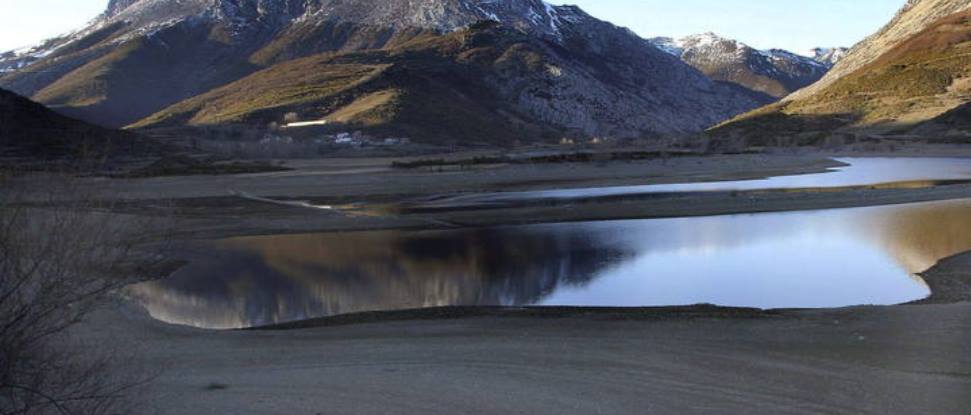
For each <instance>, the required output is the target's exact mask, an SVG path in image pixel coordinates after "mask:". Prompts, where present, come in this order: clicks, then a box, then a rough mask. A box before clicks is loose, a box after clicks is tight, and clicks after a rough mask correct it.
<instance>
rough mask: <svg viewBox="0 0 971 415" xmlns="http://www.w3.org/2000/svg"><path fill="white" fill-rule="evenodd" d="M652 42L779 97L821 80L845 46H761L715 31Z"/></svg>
mask: <svg viewBox="0 0 971 415" xmlns="http://www.w3.org/2000/svg"><path fill="white" fill-rule="evenodd" d="M650 42H651V43H652V44H654V45H655V46H657V47H659V48H660V49H662V50H664V51H665V52H668V53H669V54H671V55H673V56H675V57H677V58H679V59H682V60H683V61H684V62H685V63H687V64H689V65H691V66H692V67H694V68H696V69H698V70H700V71H701V72H703V73H704V74H706V75H708V76H709V77H710V78H712V79H715V80H719V81H724V82H731V83H735V84H737V85H740V86H742V87H745V88H748V89H751V90H753V91H756V92H761V93H765V94H768V95H770V96H772V97H774V98H776V99H780V98H783V97H785V96H787V95H789V94H790V93H792V92H794V91H796V90H799V89H801V88H804V87H807V86H809V85H811V84H812V83H814V82H816V81H818V80H819V79H821V78H822V77H823V75H825V74H826V72H827V71H829V69H830V68H831V67H832V65H833V62H834V61H838V60H839V58H840V57H841V52H842V51H844V50H845V49H844V48H816V49H814V50H812V51H811V53H813V56H804V55H799V54H796V53H793V52H789V51H786V50H782V49H768V50H760V49H756V48H753V47H751V46H749V45H746V44H745V43H742V42H740V41H738V40H734V39H729V38H725V37H721V36H718V35H716V34H714V33H712V32H707V33H700V34H695V35H690V36H686V37H683V38H680V39H673V38H668V37H658V38H652V39H650Z"/></svg>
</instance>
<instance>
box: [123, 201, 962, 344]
mask: <svg viewBox="0 0 971 415" xmlns="http://www.w3.org/2000/svg"><path fill="white" fill-rule="evenodd" d="M833 247H840V249H833ZM817 248H818V249H817ZM967 250H971V201H954V202H935V203H926V204H914V205H901V206H884V207H871V208H860V209H841V210H827V211H811V212H791V213H779V214H757V215H735V216H717V217H703V218H680V219H663V220H636V221H616V222H592V223H567V224H555V225H536V226H524V227H510V228H496V229H480V230H454V231H436V232H361V233H346V234H319V235H285V236H269V237H255V238H237V239H230V240H225V241H220V242H215V243H212V244H207V245H203V246H200V247H199V249H198V252H196V253H193V254H191V255H189V258H188V259H189V260H191V261H192V262H191V264H190V265H189V266H187V267H186V268H184V269H182V270H180V271H179V272H178V273H177V274H176V275H175V276H173V277H172V278H169V279H166V280H163V281H156V282H151V283H146V284H141V285H138V286H136V287H133V288H132V289H131V292H132V294H133V295H135V296H136V297H137V298H138V299H139V300H140V301H141V302H142V303H143V304H145V306H146V307H147V308H148V310H149V311H150V312H151V313H152V315H153V316H155V317H156V318H159V319H161V320H164V321H169V322H173V323H182V324H189V325H194V326H199V327H210V328H227V327H245V326H253V325H262V324H269V323H275V322H284V321H293V320H300V319H305V318H312V317H320V316H328V315H335V314H344V313H352V312H360V311H370V310H394V309H409V308H420V307H432V306H446V305H525V304H541V303H545V302H544V300H545V301H552V303H555V304H560V305H564V304H587V302H586V301H590V300H589V299H590V298H596V302H597V304H599V305H611V304H614V305H616V304H635V305H644V304H669V305H673V304H686V303H685V302H683V301H696V300H697V299H702V300H704V301H712V302H718V303H721V304H725V303H727V304H733V305H748V306H759V305H760V304H771V305H772V306H793V304H791V303H789V302H788V301H798V302H799V304H800V305H803V306H812V305H811V304H831V303H832V302H833V301H840V302H841V303H840V304H843V305H852V304H863V303H865V301H871V300H873V299H875V298H876V299H879V298H888V299H889V298H892V299H895V300H897V301H898V302H899V301H908V300H909V299H917V297H913V298H911V297H908V296H910V295H926V293H924V292H923V290H913V291H910V290H909V288H907V287H908V286H907V285H906V284H904V285H903V286H902V285H900V281H899V279H900V278H901V277H902V276H903V275H902V274H904V273H909V274H914V273H918V272H922V271H924V270H926V269H927V268H929V267H931V266H932V265H934V264H935V263H936V262H937V261H938V260H940V259H941V258H944V257H947V256H951V255H954V254H957V253H960V252H964V251H967ZM753 252H757V254H756V255H753ZM746 255H748V256H746ZM658 258H661V259H658ZM807 258H811V259H809V261H813V262H816V264H807V263H806V261H807ZM827 264H829V265H827ZM696 265H701V266H696ZM624 275H628V276H631V277H630V278H628V279H626V280H625V279H624V277H623V276H624ZM760 276H762V277H764V278H762V277H760ZM760 278H762V279H760ZM882 278H886V282H884V280H882ZM914 278H915V280H919V279H918V278H916V277H914ZM787 279H788V280H787ZM920 282H922V281H920ZM581 286H582V287H583V290H580V291H582V293H581V294H580V297H583V296H587V297H585V298H579V299H577V298H573V299H572V300H566V301H562V300H563V298H562V297H557V295H560V294H563V293H564V292H569V291H571V290H565V288H571V287H573V288H576V287H581ZM837 286H838V288H837ZM793 287H799V288H798V289H794V288H793ZM598 290H599V291H598ZM873 290H881V291H880V292H879V293H880V294H885V295H884V296H880V295H871V294H875V293H877V292H875V291H873ZM901 290H902V291H901ZM572 291H574V292H576V291H577V290H572ZM754 292H757V293H759V294H758V295H753V294H752V293H754ZM554 293H556V294H557V295H553V294H554ZM598 295H600V297H597V296H598ZM807 296H809V297H807ZM827 296H831V297H827ZM740 299H741V300H740ZM767 299H768V300H771V301H767ZM827 299H830V300H831V301H830V302H827V301H821V300H827ZM835 299H838V300H835ZM571 301H574V302H571ZM891 303H893V302H883V303H882V304H891ZM780 304H781V305H780Z"/></svg>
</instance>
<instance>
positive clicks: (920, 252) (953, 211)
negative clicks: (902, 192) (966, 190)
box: [865, 200, 971, 274]
mask: <svg viewBox="0 0 971 415" xmlns="http://www.w3.org/2000/svg"><path fill="white" fill-rule="evenodd" d="M867 219H868V221H866V224H865V226H867V227H868V230H867V231H868V232H867V233H868V235H869V236H870V237H871V238H872V239H873V240H875V241H877V243H879V244H880V245H881V246H883V247H884V249H886V250H887V252H888V253H889V254H890V255H891V256H893V258H894V260H896V261H897V262H898V263H899V264H900V265H901V266H902V267H904V269H906V270H907V272H909V273H911V274H917V273H920V272H924V271H927V270H928V269H929V268H931V267H933V266H934V265H935V264H937V262H938V261H940V260H941V259H944V258H947V257H950V256H954V255H957V254H960V253H962V252H967V251H969V250H971V201H969V200H959V201H951V202H937V203H927V204H917V205H909V206H903V207H899V208H882V210H881V212H880V213H879V214H875V215H868V216H867Z"/></svg>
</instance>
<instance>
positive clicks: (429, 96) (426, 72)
mask: <svg viewBox="0 0 971 415" xmlns="http://www.w3.org/2000/svg"><path fill="white" fill-rule="evenodd" d="M483 21H495V22H497V23H498V24H497V26H496V27H492V26H490V25H487V24H485V25H483V24H477V23H480V22H483ZM25 59H27V60H31V61H30V62H29V63H26V64H21V63H18V62H25ZM17 65H26V66H24V67H23V69H21V70H18V71H13V72H8V73H7V74H6V75H4V76H2V77H0V86H3V87H7V88H10V89H12V90H14V91H17V92H19V93H21V94H24V95H27V96H31V97H33V98H34V99H36V100H38V101H40V102H42V103H45V104H47V105H49V106H51V107H52V108H55V109H57V110H58V111H60V112H63V113H65V114H70V115H75V116H77V117H79V118H81V119H85V120H89V121H92V122H97V123H100V124H103V125H108V126H124V125H130V124H136V125H138V126H152V125H160V124H167V123H189V124H193V125H210V124H220V123H253V124H255V123H263V122H265V121H266V120H271V119H273V120H279V119H282V117H283V115H284V114H285V113H289V112H297V113H299V114H300V115H301V116H302V117H305V118H313V119H321V118H327V117H330V119H339V120H342V122H347V123H349V124H352V125H353V126H364V127H368V128H372V129H374V130H375V131H378V130H383V131H394V130H395V129H396V126H397V124H398V123H399V122H403V121H401V120H410V121H407V123H406V124H405V125H404V126H405V127H408V128H406V130H408V131H409V133H410V134H412V135H413V137H412V138H413V139H416V140H419V141H421V140H422V139H423V138H424V137H423V133H424V131H422V127H421V125H419V124H416V122H417V121H416V120H418V119H423V120H424V121H422V123H426V122H427V123H434V121H436V120H437V118H438V117H434V115H435V112H434V111H433V109H435V108H440V109H442V110H448V111H452V112H463V113H465V114H464V115H461V116H458V115H456V116H455V119H456V120H462V122H469V123H470V124H462V125H463V126H464V127H465V128H466V129H468V130H471V131H474V132H480V131H492V130H496V127H497V126H499V127H501V128H500V130H501V132H502V133H504V134H505V133H510V132H512V133H515V134H514V135H513V136H507V137H503V138H502V139H504V140H513V139H516V140H518V139H524V140H525V139H535V138H537V136H536V134H541V135H542V136H543V137H546V138H553V137H555V136H557V135H560V134H582V135H585V136H613V137H634V136H646V135H654V134H666V133H681V132H692V131H699V130H701V129H703V128H706V127H708V126H711V125H713V124H715V123H717V122H719V121H721V120H724V119H727V118H728V117H731V116H733V115H736V114H739V113H742V112H744V111H747V110H749V109H753V108H756V107H758V106H759V105H761V104H764V103H765V102H766V100H765V99H764V97H762V96H759V95H758V94H753V93H751V91H746V90H744V89H742V88H738V87H737V86H734V85H731V84H727V83H723V82H716V81H712V80H711V79H709V78H707V77H706V76H705V75H704V74H702V73H700V72H698V71H697V70H695V69H693V68H691V67H690V66H688V65H685V64H684V63H683V62H681V61H679V60H677V59H674V58H672V57H671V56H669V55H667V54H666V53H664V52H662V51H660V50H658V49H657V48H655V47H654V46H652V45H651V44H649V43H648V42H645V41H644V40H643V39H641V38H639V37H637V36H636V35H635V34H633V33H632V32H630V31H629V30H627V29H623V28H619V27H616V26H613V25H611V24H609V23H606V22H603V21H600V20H598V19H595V18H593V17H591V16H590V15H588V14H586V13H585V12H583V11H582V10H581V9H579V8H577V7H575V6H552V5H549V4H547V3H544V2H542V1H540V0H490V1H484V0H388V1H383V2H379V3H375V2H371V1H364V0H356V1H355V0H113V1H111V2H110V3H109V6H108V8H107V9H106V11H105V12H104V13H103V14H102V15H101V16H100V17H99V18H97V19H95V21H94V22H92V23H91V25H89V26H88V27H86V28H84V29H82V30H80V31H78V32H75V33H73V34H70V35H67V36H64V37H61V38H58V39H54V40H52V41H49V42H47V44H45V45H43V46H42V47H38V48H34V49H33V50H31V51H30V52H29V53H21V54H12V55H9V56H8V57H7V58H3V59H0V68H2V67H7V68H10V67H14V66H17ZM340 65H345V66H340ZM294 71H301V72H294ZM294 82H295V83H296V84H295V83H294ZM399 82H400V84H399ZM294 85H299V88H298V87H295V86H294ZM375 94H376V95H375ZM240 99H242V101H240ZM244 102H245V103H244ZM230 104H231V105H230ZM454 105H462V106H461V107H455V106H454ZM227 107H232V108H227ZM372 110H373V111H372ZM419 113H421V114H423V115H421V116H418V115H416V114H419ZM375 114H380V116H378V115H375ZM429 117H430V118H429ZM444 118H451V116H448V117H444ZM473 121H474V123H473ZM507 122H511V123H512V124H513V125H501V123H507ZM429 127H430V128H431V126H429ZM434 128H437V127H434ZM516 134H519V135H516ZM432 135H435V136H436V137H437V138H435V140H436V141H437V140H439V139H440V138H441V137H440V134H439V133H437V132H434V134H432ZM480 135H481V134H480ZM513 137H515V138H513ZM480 138H481V137H480ZM492 138H493V139H495V138H496V137H492ZM453 139H455V140H458V141H464V140H463V137H461V136H458V137H453ZM493 141H494V140H493Z"/></svg>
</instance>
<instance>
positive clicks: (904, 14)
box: [790, 0, 971, 99]
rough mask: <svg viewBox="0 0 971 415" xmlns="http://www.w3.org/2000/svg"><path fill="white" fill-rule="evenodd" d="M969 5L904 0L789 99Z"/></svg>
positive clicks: (956, 0)
mask: <svg viewBox="0 0 971 415" xmlns="http://www.w3.org/2000/svg"><path fill="white" fill-rule="evenodd" d="M969 7H971V3H969V2H968V1H967V0H907V3H906V4H905V5H904V6H903V7H902V8H901V9H900V11H898V12H897V14H896V15H895V16H894V17H893V19H892V20H891V21H890V22H889V23H887V24H886V25H885V26H884V27H883V28H881V29H880V30H879V31H877V32H876V33H874V34H873V35H870V36H869V37H867V38H866V39H864V40H863V41H861V42H860V43H857V44H856V45H855V46H853V47H852V48H851V49H850V51H849V52H847V54H846V55H847V56H845V57H844V59H841V60H840V62H839V63H837V64H836V65H835V66H834V67H833V69H832V70H830V72H829V73H827V74H826V76H824V77H823V79H821V80H820V81H819V82H817V83H815V84H813V85H812V86H810V87H809V88H806V89H804V90H802V91H799V92H798V93H796V94H794V95H793V96H791V97H790V99H798V98H805V97H808V96H810V95H813V94H815V93H817V92H819V91H820V90H822V89H823V88H826V87H827V86H829V85H830V84H832V83H833V82H835V81H836V80H837V79H839V78H842V77H844V76H846V75H849V74H851V73H853V72H855V71H857V70H859V69H861V68H863V67H864V66H866V65H867V64H869V63H870V62H872V61H874V60H876V59H877V58H878V57H880V56H881V55H883V54H884V53H887V52H888V51H889V50H890V49H892V48H893V47H894V46H895V45H896V44H898V43H900V42H902V41H904V40H905V39H907V38H909V37H911V36H914V35H916V34H917V33H918V32H920V31H922V30H924V29H925V28H926V27H928V26H930V25H931V24H933V23H934V22H936V21H938V20H940V19H942V18H944V17H945V16H948V15H951V14H954V13H957V12H959V11H962V10H966V9H968V8H969Z"/></svg>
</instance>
